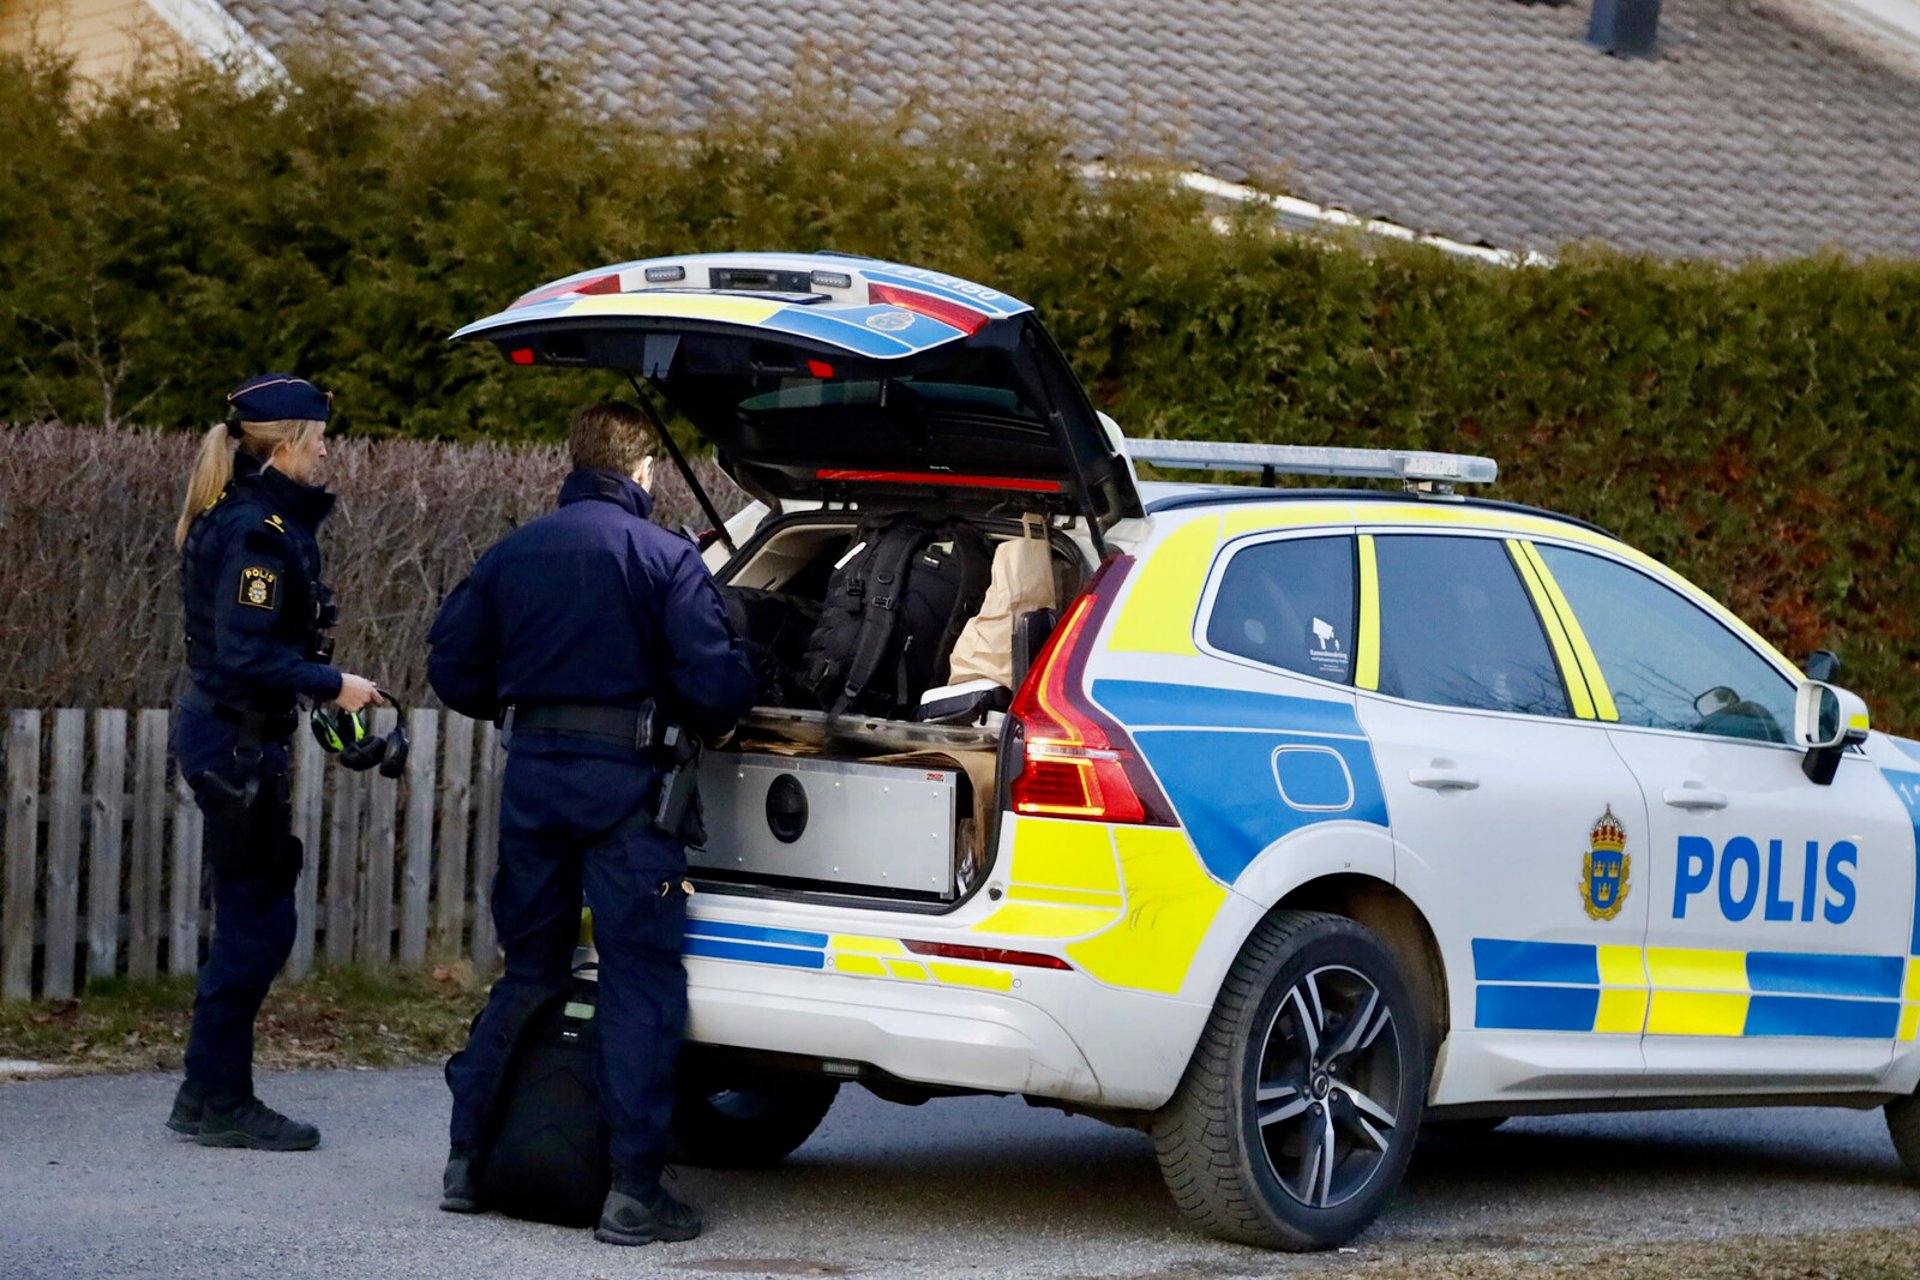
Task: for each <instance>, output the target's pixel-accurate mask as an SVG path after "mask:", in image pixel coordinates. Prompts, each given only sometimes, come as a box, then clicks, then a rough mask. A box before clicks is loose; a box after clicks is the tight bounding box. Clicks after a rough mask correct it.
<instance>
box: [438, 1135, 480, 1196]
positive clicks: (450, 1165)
mask: <svg viewBox="0 0 1920 1280" xmlns="http://www.w3.org/2000/svg"><path fill="white" fill-rule="evenodd" d="M440 1207H441V1208H442V1209H443V1210H445V1211H446V1212H448V1213H479V1212H480V1168H479V1164H478V1162H476V1161H475V1160H474V1158H473V1153H472V1152H471V1151H470V1150H469V1149H468V1148H467V1146H466V1144H465V1143H461V1142H456V1143H454V1144H453V1148H452V1149H451V1150H450V1151H448V1152H447V1171H446V1172H445V1173H444V1174H442V1175H441V1176H440Z"/></svg>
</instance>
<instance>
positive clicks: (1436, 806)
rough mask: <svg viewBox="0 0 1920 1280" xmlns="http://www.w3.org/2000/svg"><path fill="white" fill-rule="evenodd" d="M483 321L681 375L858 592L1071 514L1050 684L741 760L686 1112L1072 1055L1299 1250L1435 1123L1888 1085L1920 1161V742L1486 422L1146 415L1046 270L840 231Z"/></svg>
mask: <svg viewBox="0 0 1920 1280" xmlns="http://www.w3.org/2000/svg"><path fill="white" fill-rule="evenodd" d="M460 336H462V337H481V338H485V339H487V340H490V341H493V342H495V343H497V344H498V345H499V347H500V348H501V350H502V351H503V352H504V353H506V354H507V355H508V356H509V358H510V359H512V360H513V361H515V362H516V363H521V364H534V365H546V364H552V365H578V366H589V367H600V368H612V369H619V370H624V371H628V372H630V373H631V374H632V375H633V376H634V377H635V378H636V379H644V380H645V381H646V382H647V383H649V384H651V386H652V387H653V388H654V389H656V390H657V391H659V392H660V393H661V394H662V395H664V397H665V398H666V399H668V400H669V401H671V402H672V403H673V404H674V405H676V406H677V407H678V408H679V409H680V410H681V411H682V412H684V413H685V414H686V415H687V417H688V418H690V419H691V420H692V422H693V423H694V424H695V425H696V426H697V427H698V428H699V429H700V430H701V431H702V432H704V433H705V434H706V436H707V437H708V438H709V439H710V440H711V441H712V442H713V444H714V445H715V447H716V449H717V452H718V454H719V456H720V458H721V460H722V461H723V463H724V464H725V465H726V466H727V467H728V468H729V470H730V471H731V473H732V474H733V475H734V476H735V477H736V479H738V480H739V481H740V483H741V484H742V485H743V486H744V487H746V488H747V489H748V490H749V491H750V492H752V493H753V494H755V495H756V496H757V497H758V498H759V499H760V500H761V501H760V503H757V504H756V505H755V506H754V507H752V508H750V510H749V513H747V514H746V515H745V516H743V517H739V518H736V520H735V521H734V522H733V525H732V532H733V534H734V535H735V537H736V538H737V539H738V541H739V546H738V548H737V551H736V552H734V553H733V554H731V555H730V556H729V558H728V559H727V560H726V562H725V564H724V566H723V568H722V570H721V576H722V578H723V579H725V580H728V581H732V582H735V583H745V584H748V585H751V586H754V587H762V588H780V589H784V590H787V591H790V592H806V591H814V592H817V591H818V590H819V589H820V587H821V585H822V584H823V583H824V581H825V580H826V575H827V574H828V573H829V572H830V571H831V568H832V565H833V563H834V562H835V561H836V560H837V559H840V558H843V557H844V556H845V555H846V554H848V552H847V550H846V548H847V544H848V539H849V538H850V537H851V530H852V528H853V526H854V524H855V523H856V522H857V520H858V518H859V516H860V515H861V513H862V512H866V511H871V510H874V509H886V508H890V507H914V508H925V509H933V508H937V509H940V510H942V511H946V512H959V513H962V514H964V515H966V516H967V517H968V518H971V519H974V520H976V521H977V522H978V524H979V527H981V528H982V529H983V530H985V531H986V532H987V533H988V534H989V536H990V537H992V538H994V539H996V540H1004V539H1007V538H1010V537H1017V536H1021V532H1020V530H1021V517H1022V516H1025V517H1027V524H1028V528H1029V530H1031V528H1032V527H1033V524H1034V523H1035V517H1038V518H1039V519H1040V520H1042V521H1044V523H1045V524H1046V526H1047V530H1046V536H1047V537H1048V539H1049V547H1050V552H1049V554H1050V556H1051V558H1052V563H1053V566H1054V570H1055V574H1056V576H1057V578H1058V580H1059V582H1060V584H1061V585H1062V587H1063V588H1064V591H1063V594H1062V598H1061V602H1060V603H1061V605H1062V608H1061V613H1060V617H1059V623H1058V626H1057V628H1055V630H1054V631H1053V633H1052V638H1051V640H1049V641H1048V642H1047V643H1046V645H1045V647H1044V649H1042V650H1040V651H1039V652H1037V653H1028V654H1024V655H1022V656H1023V657H1025V658H1028V659H1030V667H1029V669H1028V670H1027V671H1026V672H1025V674H1024V678H1023V679H1022V680H1021V681H1020V687H1019V690H1018V693H1017V696H1016V697H1015V698H1014V700H1013V704H1012V707H1011V709H1010V711H1008V713H1007V714H1006V715H1005V716H1004V718H1003V719H996V718H992V717H989V720H988V723H987V724H986V725H983V726H960V727H951V726H939V725H922V724H903V723H888V722H884V721H871V720H868V721H863V722H859V723H854V724H846V723H829V722H826V721H825V720H823V718H822V717H821V716H820V715H819V714H818V713H812V714H811V715H809V714H808V713H805V712H799V711H791V710H781V709H769V710H768V711H767V712H766V713H764V714H762V715H758V716H756V717H755V719H754V720H753V721H751V722H750V723H749V724H748V726H746V728H745V729H744V730H743V732H742V739H743V743H744V745H741V746H737V747H736V748H734V749H733V750H732V751H723V752H715V753H711V754H710V755H709V758H708V761H707V764H706V767H705V772H704V773H703V778H704V779H705V780H706V782H707V784H708V808H709V817H710V824H711V825H712V826H713V827H714V829H715V834H714V836H713V837H712V838H710V839H709V840H708V841H707V845H706V848H705V849H703V850H697V851H696V852H695V855H694V860H695V862H696V864H697V866H698V867H699V868H700V869H699V871H698V873H697V874H698V883H699V885H700V887H701V889H702V892H701V894H700V895H699V896H698V897H697V898H696V899H695V906H694V911H693V913H692V915H693V919H692V921H691V923H690V925H689V938H688V943H687V955H688V959H687V969H688V974H689V980H690V988H691V999H692V1020H691V1029H690V1039H691V1044H690V1046H689V1052H688V1055H687V1059H686V1062H687V1070H686V1072H685V1073H684V1074H685V1075H686V1077H687V1079H688V1085H687V1087H686V1090H685V1096H684V1098H683V1103H682V1106H681V1109H680V1114H679V1116H678V1117H677V1125H678V1127H679V1138H680V1142H681V1144H682V1148H683V1151H684V1152H685V1153H686V1154H688V1155H689V1156H691V1157H693V1158H704V1159H709V1160H714V1161H718V1162H729V1161H731V1162H742V1161H752V1160H772V1159H778V1158H779V1157H781V1156H783V1155H784V1154H786V1152H787V1151H789V1150H791V1149H792V1148H793V1147H794V1146H797V1145H798V1144H799V1143H800V1142H801V1141H804V1139H805V1137H806V1135H807V1134H808V1133H809V1132H810V1131H811V1130H812V1128H813V1126H814V1125H815V1124H816V1123H817V1122H818V1120H819V1119H820V1117H821V1115H823V1114H824V1112H825V1109H826V1106H827V1105H828V1103H830V1101H831V1099H832V1093H833V1090H834V1089H835V1088H836V1087H837V1085H838V1082H840V1081H853V1080H857V1081H859V1082H861V1083H863V1084H865V1085H866V1086H867V1087H869V1088H871V1089H872V1090H873V1091H874V1092H876V1093H878V1094H880V1095H881V1096H882V1097H888V1098H894V1099H898V1100H901V1101H909V1102H912V1101H922V1100H925V1099H926V1098H928V1097H932V1096H937V1095H942V1094H954V1093H967V1092H994V1093H1007V1094H1021V1095H1025V1096H1026V1097H1028V1098H1029V1099H1032V1100H1034V1101H1037V1102H1043V1103H1047V1104H1054V1105H1060V1106H1067V1107H1072V1108H1074V1109H1076V1110H1081V1111H1087V1112H1090V1113H1093V1114H1096V1115H1100V1116H1103V1117H1105V1118H1108V1119H1111V1120H1114V1121H1116V1122H1119V1123H1126V1124H1137V1125H1140V1126H1142V1127H1145V1128H1147V1129H1148V1130H1150V1131H1151V1132H1152V1134H1153V1135H1154V1138H1155V1141H1156V1145H1157V1148H1158V1151H1159V1156H1160V1161H1161V1164H1162V1166H1163V1168H1164V1170H1165V1172H1166V1176H1167V1180H1168V1184H1169V1187H1170V1188H1171V1190H1172V1191H1173V1194H1174V1197H1175V1199H1176V1200H1177V1201H1178V1202H1179V1204H1180V1207H1181V1208H1182V1210H1183V1211H1185V1212H1186V1213H1187V1214H1188V1215H1189V1216H1190V1217H1191V1218H1192V1219H1194V1220H1195V1221H1196V1222H1198V1223H1200V1224H1202V1225H1204V1226H1205V1227H1206V1228H1207V1229H1209V1230H1211V1231H1214V1232H1216V1233H1218V1234H1220V1235H1223V1236H1227V1237H1229V1238H1233V1239H1237V1240H1243V1241H1248V1242H1252V1243H1256V1244H1262V1245H1268V1246H1275V1247H1281V1248H1315V1247H1325V1246H1328V1245H1332V1244H1334V1243H1337V1242H1339V1241H1343V1240H1346V1239H1348V1238H1349V1237H1351V1236H1352V1235H1354V1234H1355V1233H1357V1232H1358V1231H1360V1230H1362V1229H1363V1228H1364V1227H1365V1226H1366V1225H1367V1223H1368V1222H1370V1221H1371V1220H1372V1219H1373V1218H1374V1217H1375V1216H1376V1215H1377V1214H1378V1213H1379V1212H1380V1211H1381V1209H1382V1208H1383V1207H1384V1206H1385V1205H1386V1203H1387V1201H1388V1199H1389V1198H1390V1197H1391V1195H1392V1194H1393V1191H1394V1188H1395V1186H1396V1184H1397V1183H1398V1181H1399V1179H1400V1176H1401V1173H1402V1171H1403V1170H1404V1168H1405V1167H1406V1163H1407V1160H1408V1157H1409V1154H1410V1151H1411V1148H1412V1145H1413V1141H1414V1137H1415V1134H1416V1132H1417V1131H1418V1129H1419V1127H1420V1125H1421V1124H1422V1122H1423V1119H1425V1120H1434V1119H1444V1118H1454V1119H1462V1120H1469V1119H1480V1120H1485V1119H1487V1118H1494V1117H1504V1116H1508V1115H1513V1114H1517V1113H1541V1112H1562V1111H1580V1110H1594V1109H1605V1108H1642V1107H1660V1106H1668V1105H1675V1104H1683V1105H1689V1106H1692V1105H1711V1104H1728V1105H1750V1104H1759V1103H1799V1104H1804V1103H1812V1102H1818V1103H1831V1104H1836V1105H1845V1106H1856V1107H1859V1106H1873V1105H1880V1104H1886V1106H1887V1111H1888V1119H1889V1124H1890V1127H1891V1128H1892V1130H1893V1134H1894V1137H1895V1142H1896V1145H1897V1146H1898V1147H1899V1149H1900V1153H1901V1155H1902V1157H1903V1159H1905V1160H1906V1162H1907V1164H1908V1166H1909V1167H1910V1168H1915V1169H1917V1170H1920V1113H1917V1111H1916V1105H1915V1102H1914V1093H1915V1090H1916V1086H1917V1085H1920V1052H1916V1046H1915V1040H1916V1032H1917V1031H1920V918H1917V917H1916V891H1917V889H1920V880H1917V879H1916V859H1917V857H1920V844H1917V842H1920V743H1914V742H1911V741H1905V740H1901V739H1896V738H1892V737H1889V736H1886V735H1884V734H1881V733H1875V732H1870V731H1869V729H1868V723H1867V716H1866V710H1865V707H1864V704H1863V703H1862V702H1861V701H1860V700H1859V699H1858V698H1856V697H1854V696H1853V695H1851V694H1849V693H1846V692H1844V691H1842V690H1838V689H1836V688H1833V687H1832V686H1831V685H1830V684H1828V683H1823V682H1822V681H1819V680H1808V679H1804V678H1803V677H1802V675H1801V674H1800V672H1799V671H1797V670H1796V669H1795V667H1794V665H1793V664H1792V663H1791V662H1789V661H1787V660H1786V659H1785V658H1784V657H1782V656H1781V655H1780V654H1779V653H1777V652H1775V651H1774V650H1773V649H1772V648H1771V647H1769V646H1768V645H1767V643H1766V642H1765V641H1764V640H1762V639H1761V638H1760V637H1759V636H1758V635H1756V634H1755V633H1754V632H1753V631H1751V630H1750V629H1748V628H1747V627H1746V626H1745V625H1743V624H1742V623H1741V622H1740V621H1739V619H1737V618H1735V617H1734V616H1733V615H1732V614H1730V613H1729V612H1728V611H1727V610H1726V609H1724V608H1722V607H1721V606H1720V605H1719V604H1717V603H1716V602H1714V601H1713V600H1712V599H1710V598H1708V597H1707V596H1706V595H1705V594H1703V593H1702V592H1700V591H1699V590H1698V589H1697V588H1695V587H1693V586H1692V585H1690V584H1689V583H1687V582H1686V581H1685V580H1684V579H1682V578H1681V577H1680V576H1679V575H1677V574H1675V573H1673V572H1672V571H1670V570H1668V569H1666V568H1664V567H1663V566H1661V565H1659V564H1657V563H1656V562H1654V561H1652V560H1650V559H1649V558H1647V557H1646V556H1644V555H1641V554H1639V553H1638V552H1635V551H1634V550H1632V549H1631V548H1629V547H1626V546H1624V545H1622V544H1620V543H1619V542H1617V541H1615V540H1614V539H1613V538H1611V537H1609V536H1607V535H1606V534H1605V533H1603V532H1602V531H1600V530H1598V529H1595V528H1593V527H1591V526H1589V525H1586V524H1583V523H1581V522H1579V521H1576V520H1571V519H1566V518H1561V517H1557V516H1554V515H1551V514H1548V513H1545V512H1539V511H1532V510H1527V509H1523V508H1519V507H1515V506H1511V505H1507V504H1503V503H1499V502H1493V501H1483V500H1477V499H1467V498H1461V497H1456V496H1455V495H1454V494H1453V492H1452V490H1453V488H1454V487H1455V486H1457V485H1460V484H1465V483H1473V482H1483V481H1488V480H1491V479H1493V476H1494V468H1493V465H1492V464H1491V463H1490V462H1488V461H1487V460H1485V459H1475V458H1459V457H1453V456H1450V455H1438V454H1399V453H1392V454H1389V453H1374V452H1368V451H1357V450H1304V449H1300V450H1295V449H1286V448H1273V447H1261V446H1246V445H1204V444H1181V443H1173V442H1163V441H1138V440H1137V441H1125V440H1123V439H1121V438H1120V436H1119V434H1118V432H1117V431H1115V430H1114V429H1113V428H1112V425H1111V423H1108V422H1106V421H1104V420H1103V419H1102V418H1101V417H1100V415H1098V414H1096V413H1095V412H1094V411H1093V409H1092V408H1091V406H1090V405H1089V403H1088V401H1087V399H1086V396H1085V394H1084V393H1083V391H1082V390H1081V389H1080V387H1079V385H1078V384H1077V383H1076V382H1075V381H1074V379H1073V377H1072V376H1071V374H1070V373H1069V372H1068V370H1067V367H1066V364H1065V361H1064V360H1063V359H1062V357H1061V356H1060V354H1059V352H1058V350H1057V349H1056V348H1055V347H1054V345H1053V344H1052V342H1051V341H1050V340H1049V339H1048V338H1047V336H1046V334H1045V333H1044V331H1043V330H1042V329H1041V328H1040V326H1039V324H1038V323H1037V321H1036V320H1035V318H1034V316H1033V313H1032V311H1031V309H1030V308H1028V307H1027V306H1025V305H1024V304H1022V303H1019V302H1016V301H1014V300H1012V299H1010V298H1007V297H1005V296H1004V295H1002V294H1000V293H998V292H996V291H993V290H991V289H987V288H984V287H982V286H979V285H975V284H971V283H968V282H966V281H961V280H957V279H954V278H952V277H948V276H943V275H940V274H937V273H933V272H928V271H923V270H918V269H915V268H909V267H903V266H899V265H897V264H890V263H882V262H875V261H871V260H867V259H858V258H848V257H841V256H836V255H824V254H810V255H764V254H763V255H737V254H736V255H706V256H690V257H680V258H662V259H657V260H650V261H645V262H634V263H627V264H622V265H619V266H615V267H607V268H603V269H601V270H597V271H592V272H586V273H583V274H581V275H578V276H573V277H569V278H568V279H566V280H563V281H558V282H555V283H554V284H552V285H549V286H547V287H545V288H543V289H540V290H536V291H535V292H534V293H532V294H529V295H528V296H527V297H526V298H524V299H522V300H521V301H520V302H518V303H516V304H515V305H514V306H513V307H511V308H509V309H508V310H506V311H504V312H502V313H500V314H498V315H496V316H492V317H489V318H487V319H485V320H482V321H479V322H477V323H476V324H474V325H471V326H469V327H468V328H467V329H465V330H462V332H461V335H460ZM1135 462H1153V463H1156V464H1159V465H1162V466H1198V467H1204V468H1208V469H1212V470H1223V469H1242V470H1265V471H1269V472H1272V473H1278V472H1311V473H1318V474H1326V475H1337V476H1368V477H1376V478H1397V479H1400V480H1402V481H1404V482H1405V483H1406V491H1405V492H1392V491H1386V490H1383V489H1380V488H1370V489H1364V490H1349V491H1329V490H1318V491H1307V490H1292V491H1282V490H1276V489H1270V488H1231V487H1223V486H1211V485H1169V484H1154V483H1143V482H1140V481H1138V480H1137V478H1136V473H1135V468H1134V463H1135ZM1830 670H1831V669H1830V667H1827V666H1826V664H1825V663H1824V660H1822V663H1821V664H1819V669H1816V671H1815V674H1816V675H1821V674H1830ZM782 776H784V777H786V778H788V779H790V781H789V782H785V783H782V782H781V781H780V778H781V777H782ZM783 824H784V825H783ZM769 828H771V835H770V834H769Z"/></svg>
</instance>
